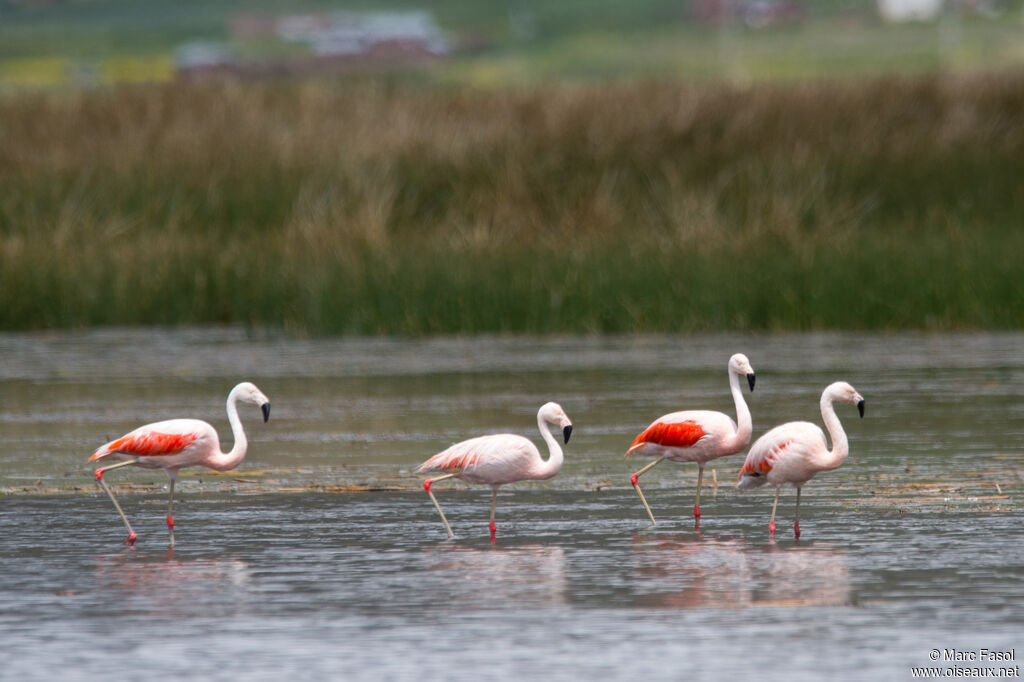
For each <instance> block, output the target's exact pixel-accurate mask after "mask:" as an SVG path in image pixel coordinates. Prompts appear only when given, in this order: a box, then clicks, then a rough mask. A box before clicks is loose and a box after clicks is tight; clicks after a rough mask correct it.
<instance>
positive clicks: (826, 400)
mask: <svg viewBox="0 0 1024 682" xmlns="http://www.w3.org/2000/svg"><path fill="white" fill-rule="evenodd" d="M821 418H822V419H823V420H824V421H825V428H826V429H828V435H829V437H830V438H831V439H832V450H831V451H830V452H825V454H824V455H823V456H822V457H821V461H820V464H821V467H822V468H823V469H824V470H828V469H835V468H837V467H839V466H840V465H841V464H842V463H843V462H845V461H846V456H847V455H848V454H850V441H849V440H847V438H846V431H843V425H842V424H841V423H840V422H839V416H838V415H836V408H835V406H834V405H833V404H832V396H831V395H829V394H828V393H827V392H826V393H825V394H824V395H822V396H821Z"/></svg>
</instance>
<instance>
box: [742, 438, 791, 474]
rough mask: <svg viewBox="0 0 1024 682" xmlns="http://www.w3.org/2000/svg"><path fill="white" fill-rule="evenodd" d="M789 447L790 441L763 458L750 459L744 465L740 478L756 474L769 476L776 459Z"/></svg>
mask: <svg viewBox="0 0 1024 682" xmlns="http://www.w3.org/2000/svg"><path fill="white" fill-rule="evenodd" d="M788 446H789V441H786V442H784V443H780V444H779V445H777V446H775V447H774V448H772V449H771V450H769V451H768V452H767V453H765V455H764V456H763V457H749V458H747V461H746V462H744V463H743V468H742V469H741V470H740V476H752V475H754V474H767V473H768V472H769V471H771V470H772V466H773V465H774V464H775V459H776V458H777V457H778V456H779V455H780V454H781V453H782V451H783V450H785V449H786V448H787V447H788Z"/></svg>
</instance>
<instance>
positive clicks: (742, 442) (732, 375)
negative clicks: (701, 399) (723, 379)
mask: <svg viewBox="0 0 1024 682" xmlns="http://www.w3.org/2000/svg"><path fill="white" fill-rule="evenodd" d="M729 390H730V391H731V392H732V399H733V401H734V402H735V403H736V436H735V438H736V440H735V443H736V449H737V450H740V449H743V448H745V447H746V446H747V443H749V442H750V434H751V433H753V431H754V422H753V420H752V419H751V417H750V408H749V407H747V401H746V400H744V399H743V389H741V388H740V378H739V375H737V374H736V372H734V371H733V370H732V368H731V367H730V368H729Z"/></svg>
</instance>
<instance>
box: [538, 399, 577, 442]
mask: <svg viewBox="0 0 1024 682" xmlns="http://www.w3.org/2000/svg"><path fill="white" fill-rule="evenodd" d="M537 416H538V417H540V418H541V419H543V420H544V421H546V422H547V423H549V424H554V425H556V426H558V427H559V428H560V429H562V438H563V439H564V440H565V442H566V443H568V442H569V436H571V435H572V421H570V420H569V416H568V415H567V414H566V413H565V410H563V409H562V406H561V405H559V404H558V403H545V404H544V405H543V406H541V408H540V412H538V413H537Z"/></svg>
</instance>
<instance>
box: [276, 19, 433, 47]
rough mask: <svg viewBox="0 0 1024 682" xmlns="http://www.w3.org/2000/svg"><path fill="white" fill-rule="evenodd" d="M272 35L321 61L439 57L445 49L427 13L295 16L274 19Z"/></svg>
mask: <svg viewBox="0 0 1024 682" xmlns="http://www.w3.org/2000/svg"><path fill="white" fill-rule="evenodd" d="M276 33H277V36H278V37H279V38H281V39H282V40H285V41H289V42H300V43H305V44H306V45H309V48H310V50H311V51H312V53H313V54H314V55H317V56H321V57H340V56H361V55H362V56H373V55H381V56H384V55H395V56H400V55H409V56H412V55H416V54H422V55H443V54H446V53H447V52H448V49H449V48H448V43H447V41H446V40H445V37H444V34H443V33H442V31H441V28H440V27H439V26H438V25H437V22H436V21H434V17H433V15H432V14H430V13H429V12H365V13H354V12H335V13H331V14H295V15H289V16H284V17H281V18H280V19H278V20H277V24H276Z"/></svg>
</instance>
